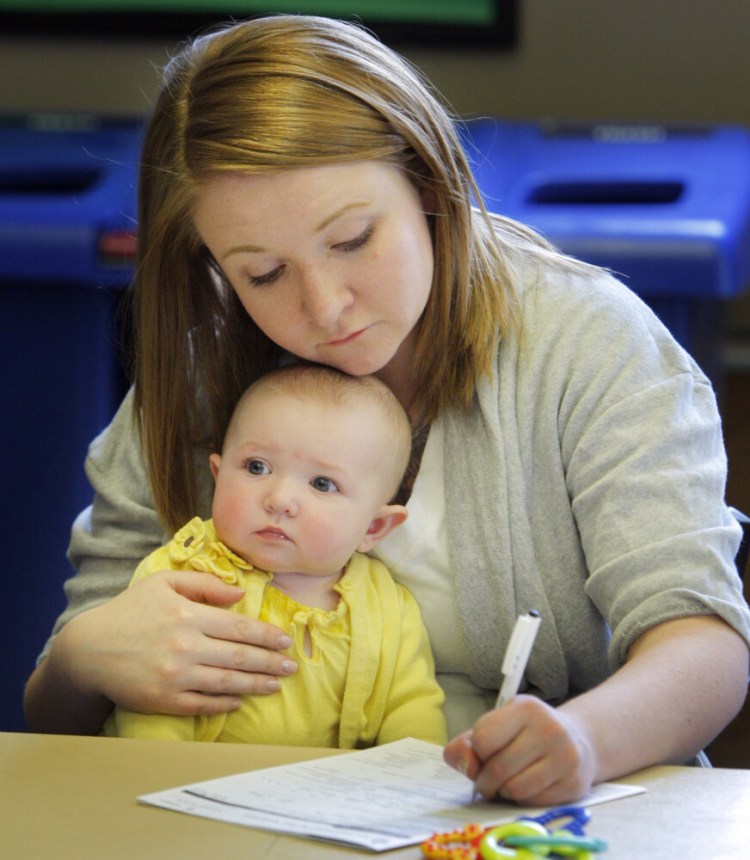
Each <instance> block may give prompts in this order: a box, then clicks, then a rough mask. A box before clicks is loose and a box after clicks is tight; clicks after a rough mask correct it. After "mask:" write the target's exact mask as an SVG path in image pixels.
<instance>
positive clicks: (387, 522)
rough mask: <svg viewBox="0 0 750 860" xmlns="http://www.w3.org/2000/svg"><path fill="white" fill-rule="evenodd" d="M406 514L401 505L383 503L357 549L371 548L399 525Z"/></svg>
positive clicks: (360, 550)
mask: <svg viewBox="0 0 750 860" xmlns="http://www.w3.org/2000/svg"><path fill="white" fill-rule="evenodd" d="M408 516H409V514H408V512H407V510H406V508H405V507H404V506H403V505H383V507H382V508H381V509H380V510H379V511H378V512H377V514H376V515H375V517H374V518H373V520H372V522H371V523H370V526H369V528H368V529H367V534H365V536H364V537H363V538H362V541H361V543H360V545H359V546H358V547H357V550H358V551H359V552H367V551H368V550H370V549H372V548H373V547H374V546H375V544H376V543H379V542H380V541H381V540H383V538H384V537H385V536H386V535H387V534H390V533H391V532H392V531H393V530H394V529H395V528H397V527H398V526H400V525H401V523H403V522H404V520H406V518H407V517H408Z"/></svg>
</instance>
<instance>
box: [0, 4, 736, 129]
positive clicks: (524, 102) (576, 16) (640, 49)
mask: <svg viewBox="0 0 750 860" xmlns="http://www.w3.org/2000/svg"><path fill="white" fill-rule="evenodd" d="M519 3H520V7H521V38H520V44H519V46H518V48H517V50H516V51H514V52H511V53H504V52H493V51H490V50H485V51H475V52H472V51H468V50H460V51H455V52H454V51H448V50H440V51H438V50H428V49H417V48H409V49H408V50H407V51H406V53H407V54H408V56H409V57H410V58H411V59H412V60H414V61H415V62H416V63H417V64H418V65H420V66H421V67H422V68H423V69H424V70H425V71H426V72H427V73H428V74H429V75H430V76H431V77H432V78H433V80H434V81H435V83H436V84H437V86H438V88H439V89H440V90H441V91H443V92H444V94H445V95H446V97H447V98H448V99H449V101H450V102H451V103H452V105H453V106H454V108H455V109H456V110H457V111H459V112H461V113H464V114H498V115H502V116H505V117H509V118H524V119H525V118H535V117H540V116H555V117H558V118H584V119H649V120H665V121H708V122H722V123H724V122H740V123H747V124H748V125H750V96H749V95H748V92H749V91H750V86H749V85H750V0H519ZM171 47H172V45H171V44H168V43H159V42H153V41H152V42H149V41H147V40H143V41H140V42H133V41H128V42H123V43H119V42H110V43H102V42H95V41H91V40H72V39H61V40H53V39H50V38H46V39H43V40H42V39H40V40H34V39H29V38H23V39H20V38H19V39H12V38H8V37H3V36H2V35H0V111H9V110H10V111H16V110H22V111H24V110H34V109H46V108H51V109H72V110H93V111H104V112H106V113H133V112H136V113H138V112H141V111H144V110H147V109H148V104H149V99H150V98H151V97H152V96H153V93H154V90H155V88H156V85H157V80H158V75H157V72H156V71H155V69H154V66H156V67H158V66H160V65H162V64H163V63H164V61H165V60H166V58H167V56H168V53H169V50H170V48H171Z"/></svg>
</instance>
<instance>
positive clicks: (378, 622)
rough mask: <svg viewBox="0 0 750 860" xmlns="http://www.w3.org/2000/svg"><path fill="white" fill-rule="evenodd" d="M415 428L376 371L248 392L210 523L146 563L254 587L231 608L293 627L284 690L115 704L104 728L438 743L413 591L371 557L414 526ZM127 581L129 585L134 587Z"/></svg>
mask: <svg viewBox="0 0 750 860" xmlns="http://www.w3.org/2000/svg"><path fill="white" fill-rule="evenodd" d="M410 451H411V427H410V424H409V420H408V418H407V416H406V414H405V412H404V411H403V409H402V408H401V405H400V404H399V403H398V401H397V400H396V398H395V397H394V395H393V394H392V393H391V391H390V390H389V389H388V388H387V386H385V385H384V384H383V383H382V382H380V381H379V380H378V379H376V378H375V377H371V376H363V377H351V376H347V375H346V374H343V373H341V372H339V371H336V370H333V369H331V368H326V367H318V366H315V365H304V364H299V365H290V366H287V367H284V368H281V369H279V370H276V371H274V372H272V373H270V374H268V375H267V376H264V377H263V378H262V379H260V380H259V381H258V382H256V383H255V384H253V385H252V386H251V387H250V388H249V389H248V390H247V391H246V392H245V394H244V395H243V396H242V397H241V398H240V401H239V403H238V404H237V407H236V409H235V412H234V415H233V416H232V419H231V421H230V423H229V427H228V429H227V433H226V436H225V439H224V444H223V450H222V452H221V454H220V455H219V454H212V455H211V457H210V458H209V461H210V466H211V471H212V473H213V476H214V480H215V494H214V500H213V507H212V519H211V520H208V521H202V520H201V519H199V518H195V519H193V520H192V521H191V522H189V523H188V524H187V525H186V526H185V527H184V528H182V529H181V530H180V531H178V532H177V534H176V535H175V536H174V538H173V539H172V541H171V542H170V543H169V544H167V545H166V546H164V547H161V548H160V549H158V550H156V551H155V552H154V553H152V554H151V555H150V556H148V557H147V558H146V559H145V560H144V561H143V562H141V564H140V565H139V566H138V568H137V570H136V572H135V574H134V576H133V580H132V582H135V581H137V580H139V579H141V578H143V577H145V576H148V575H149V574H151V573H154V572H156V571H160V570H199V571H205V572H206V573H208V574H213V575H215V576H219V577H221V578H222V579H223V580H224V581H225V582H228V583H232V584H236V585H240V586H242V587H243V588H245V589H246V593H245V596H244V597H243V598H242V600H240V601H239V602H238V603H237V604H235V605H234V606H233V607H232V608H231V609H230V610H228V611H233V612H238V613H243V614H246V615H248V616H251V617H253V618H260V619H261V620H263V621H267V622H269V623H271V624H275V625H276V626H278V627H280V628H281V629H282V630H285V631H288V632H289V634H290V636H291V638H292V641H293V645H292V647H291V649H290V652H289V655H290V657H291V658H292V659H293V660H295V661H296V662H297V666H298V668H297V671H296V673H295V674H294V675H293V676H290V677H286V678H284V679H283V680H282V682H281V690H280V691H279V692H276V693H272V694H271V695H266V696H246V697H245V698H244V699H243V703H242V705H241V706H240V707H239V709H237V710H236V711H233V712H231V713H228V714H221V715H216V716H209V717H202V716H197V717H192V716H190V717H182V716H168V715H146V714H137V713H133V712H130V711H125V710H124V709H120V708H117V709H115V711H114V713H113V714H112V716H111V717H110V718H109V720H108V721H107V724H106V726H105V734H108V735H116V736H120V737H150V738H174V739H184V740H203V741H228V742H235V743H237V742H243V743H267V744H286V745H298V746H320V747H340V748H353V747H366V746H371V745H374V744H381V743H387V742H389V741H393V740H397V739H399V738H403V737H416V738H422V739H425V740H429V741H434V742H436V743H440V744H443V743H445V741H446V739H447V736H446V727H445V721H444V717H443V712H442V703H443V693H442V691H441V689H440V687H439V686H438V684H437V682H436V681H435V675H434V663H433V658H432V653H431V650H430V645H429V641H428V638H427V633H426V631H425V628H424V625H423V623H422V619H421V616H420V613H419V609H418V607H417V604H416V601H415V600H414V598H413V597H412V596H411V594H410V593H409V592H408V591H407V590H406V589H405V588H404V587H403V586H401V585H398V584H397V583H396V582H394V580H393V579H392V578H391V576H390V574H389V572H388V571H387V570H386V568H385V567H384V566H383V565H382V564H381V563H380V562H379V561H376V560H374V559H372V558H368V557H367V556H366V555H364V553H366V552H367V551H368V550H370V549H371V548H372V547H373V546H375V544H376V543H378V541H380V540H382V539H383V538H384V537H385V536H386V535H387V534H388V533H389V532H390V531H391V530H392V529H394V528H396V527H397V526H398V525H400V524H401V523H402V522H403V521H404V520H405V519H406V516H407V512H406V509H405V508H404V507H403V506H401V505H396V504H391V503H390V501H391V499H392V498H393V497H394V495H395V493H396V491H397V489H398V487H399V485H400V482H401V479H402V477H403V474H404V471H405V469H406V466H407V464H408V460H409V456H410ZM132 582H131V584H132Z"/></svg>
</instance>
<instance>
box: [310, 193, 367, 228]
mask: <svg viewBox="0 0 750 860" xmlns="http://www.w3.org/2000/svg"><path fill="white" fill-rule="evenodd" d="M359 206H367V201H366V200H357V201H354V202H353V203H347V204H346V206H342V207H341V209H337V210H336V211H335V212H333V213H331V214H330V215H329V216H328V217H327V218H324V219H323V220H322V221H321V222H320V224H318V226H317V227H316V228H315V230H316V232H317V233H320V231H321V230H325V228H326V227H327V226H328V225H329V224H331V223H333V222H334V221H335V220H336V219H337V218H340V217H341V216H342V215H343V214H344V213H345V212H348V211H349V210H350V209H356V208H357V207H359Z"/></svg>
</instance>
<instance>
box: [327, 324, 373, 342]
mask: <svg viewBox="0 0 750 860" xmlns="http://www.w3.org/2000/svg"><path fill="white" fill-rule="evenodd" d="M366 331H367V327H365V328H361V329H358V330H357V331H354V332H352V333H351V334H347V335H344V337H337V338H336V339H335V340H329V341H326V346H342V345H344V344H347V343H351V342H352V341H354V340H356V339H357V338H358V337H359V336H360V335H362V334H364V333H365V332H366Z"/></svg>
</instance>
